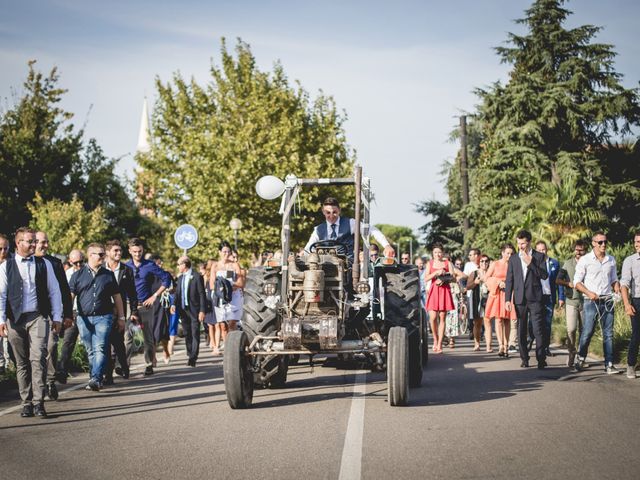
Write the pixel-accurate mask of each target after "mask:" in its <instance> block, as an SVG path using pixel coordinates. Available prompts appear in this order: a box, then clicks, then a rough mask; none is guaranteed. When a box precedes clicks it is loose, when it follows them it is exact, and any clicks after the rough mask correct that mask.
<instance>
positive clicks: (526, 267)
mask: <svg viewBox="0 0 640 480" xmlns="http://www.w3.org/2000/svg"><path fill="white" fill-rule="evenodd" d="M527 255H529V256H530V257H531V261H532V262H533V250H529V251H528V252H527ZM518 258H520V265H522V283H524V282H525V280H526V279H527V271H529V265H527V264H526V263H525V261H524V260H523V259H522V252H520V251H519V252H518ZM549 291H551V289H549Z"/></svg>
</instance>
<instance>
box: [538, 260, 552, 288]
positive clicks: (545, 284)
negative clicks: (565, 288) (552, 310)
mask: <svg viewBox="0 0 640 480" xmlns="http://www.w3.org/2000/svg"><path fill="white" fill-rule="evenodd" d="M545 263H546V264H547V272H550V271H551V260H550V259H548V258H547V259H546V260H545ZM540 283H541V284H542V294H543V295H551V283H550V282H549V277H547V278H545V279H544V280H542V279H541V280H540Z"/></svg>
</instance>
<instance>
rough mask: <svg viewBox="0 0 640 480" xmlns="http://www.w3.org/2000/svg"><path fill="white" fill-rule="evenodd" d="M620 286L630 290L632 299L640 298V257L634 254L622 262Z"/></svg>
mask: <svg viewBox="0 0 640 480" xmlns="http://www.w3.org/2000/svg"><path fill="white" fill-rule="evenodd" d="M620 285H624V286H625V287H627V288H628V289H629V290H630V293H631V296H632V297H633V298H640V255H639V254H637V253H634V254H633V255H630V256H628V257H627V258H625V259H624V262H622V275H621V276H620Z"/></svg>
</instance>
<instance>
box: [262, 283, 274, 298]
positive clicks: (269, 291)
mask: <svg viewBox="0 0 640 480" xmlns="http://www.w3.org/2000/svg"><path fill="white" fill-rule="evenodd" d="M262 291H263V292H264V294H265V295H268V296H272V295H275V294H276V293H277V291H278V284H277V283H265V284H264V285H263V287H262Z"/></svg>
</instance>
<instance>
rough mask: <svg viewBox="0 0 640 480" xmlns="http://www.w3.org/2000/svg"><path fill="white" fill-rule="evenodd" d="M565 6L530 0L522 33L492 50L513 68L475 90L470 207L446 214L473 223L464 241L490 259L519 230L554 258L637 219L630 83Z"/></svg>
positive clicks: (638, 111) (624, 229) (591, 30)
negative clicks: (570, 21)
mask: <svg viewBox="0 0 640 480" xmlns="http://www.w3.org/2000/svg"><path fill="white" fill-rule="evenodd" d="M563 3H564V2H563V1H561V0H537V1H535V2H534V3H533V5H532V6H531V8H530V9H528V10H527V11H526V16H525V18H524V19H521V20H518V23H520V24H522V25H524V26H526V27H527V32H526V34H525V35H516V34H509V45H508V46H505V47H499V48H497V49H496V50H497V53H498V55H499V56H500V57H501V59H502V61H503V63H507V64H510V65H512V70H511V72H510V77H509V81H508V82H507V83H506V84H505V85H502V84H501V83H499V82H497V83H495V84H493V85H491V86H490V87H488V88H486V89H478V90H477V91H476V93H477V94H478V96H479V97H480V100H481V103H480V105H479V106H478V107H477V112H476V113H475V114H474V115H473V116H472V117H471V122H470V128H469V130H470V132H475V133H474V134H476V135H477V133H478V132H480V135H479V136H476V137H473V136H472V135H471V134H470V135H469V136H470V139H471V140H470V149H469V157H470V161H469V164H470V174H469V177H470V204H469V205H468V206H467V207H466V208H464V209H461V210H459V211H455V213H454V214H453V217H454V219H455V220H456V221H457V222H458V223H459V224H461V223H462V219H463V218H464V217H465V216H466V217H468V218H470V219H471V222H472V227H471V230H470V231H469V232H466V238H467V239H470V240H471V241H472V242H473V243H474V244H475V245H477V246H479V247H480V248H482V250H483V251H486V252H487V253H489V254H490V255H495V254H497V249H498V248H499V245H500V244H501V243H502V242H504V241H506V240H511V239H512V238H513V236H514V234H515V232H516V231H517V230H518V229H520V228H528V229H530V230H531V231H532V232H533V233H534V235H535V236H536V237H537V238H541V239H544V240H547V241H548V242H549V244H550V245H551V247H552V252H551V253H552V254H554V255H557V256H561V257H562V256H565V255H566V254H568V252H569V251H570V247H571V244H572V242H573V241H574V240H575V239H577V238H580V237H584V236H586V235H587V234H588V232H590V231H592V230H593V229H595V228H604V229H606V230H611V233H612V235H611V238H612V240H613V241H614V243H621V242H626V241H627V240H628V237H627V236H628V233H629V230H630V229H631V228H632V227H633V226H634V225H637V222H638V219H637V214H635V212H637V207H638V202H639V200H640V185H639V183H638V182H639V179H638V175H639V173H638V169H637V160H638V146H637V143H636V142H635V141H632V140H631V136H632V135H633V130H632V127H633V126H637V125H638V123H639V120H640V107H639V102H638V89H625V88H624V87H623V86H622V85H621V83H620V79H621V75H620V74H618V73H616V72H615V70H614V58H615V55H616V54H615V52H614V51H613V49H612V47H611V46H610V45H605V44H600V43H595V42H593V39H594V37H595V35H596V34H597V33H598V32H599V30H600V29H599V28H598V27H594V26H591V25H585V26H580V27H577V28H573V29H566V28H564V26H563V24H564V23H565V21H566V19H567V17H568V16H569V15H570V13H571V12H569V11H568V10H565V9H564V8H562V7H561V5H562V4H563ZM619 139H623V140H622V143H621V144H618V143H615V142H617V141H618V140H619ZM614 140H615V141H614ZM456 169H457V165H456V167H455V169H451V170H450V172H449V178H450V179H451V177H452V176H454V173H455V174H456V175H457V170H456ZM448 184H450V185H452V186H455V184H456V183H455V179H454V181H453V182H452V181H451V180H450V181H449V182H448ZM449 194H450V197H452V199H453V201H455V202H457V201H458V196H457V194H456V191H455V190H454V189H451V190H450V192H449ZM452 194H454V195H452ZM554 249H555V250H554Z"/></svg>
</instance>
